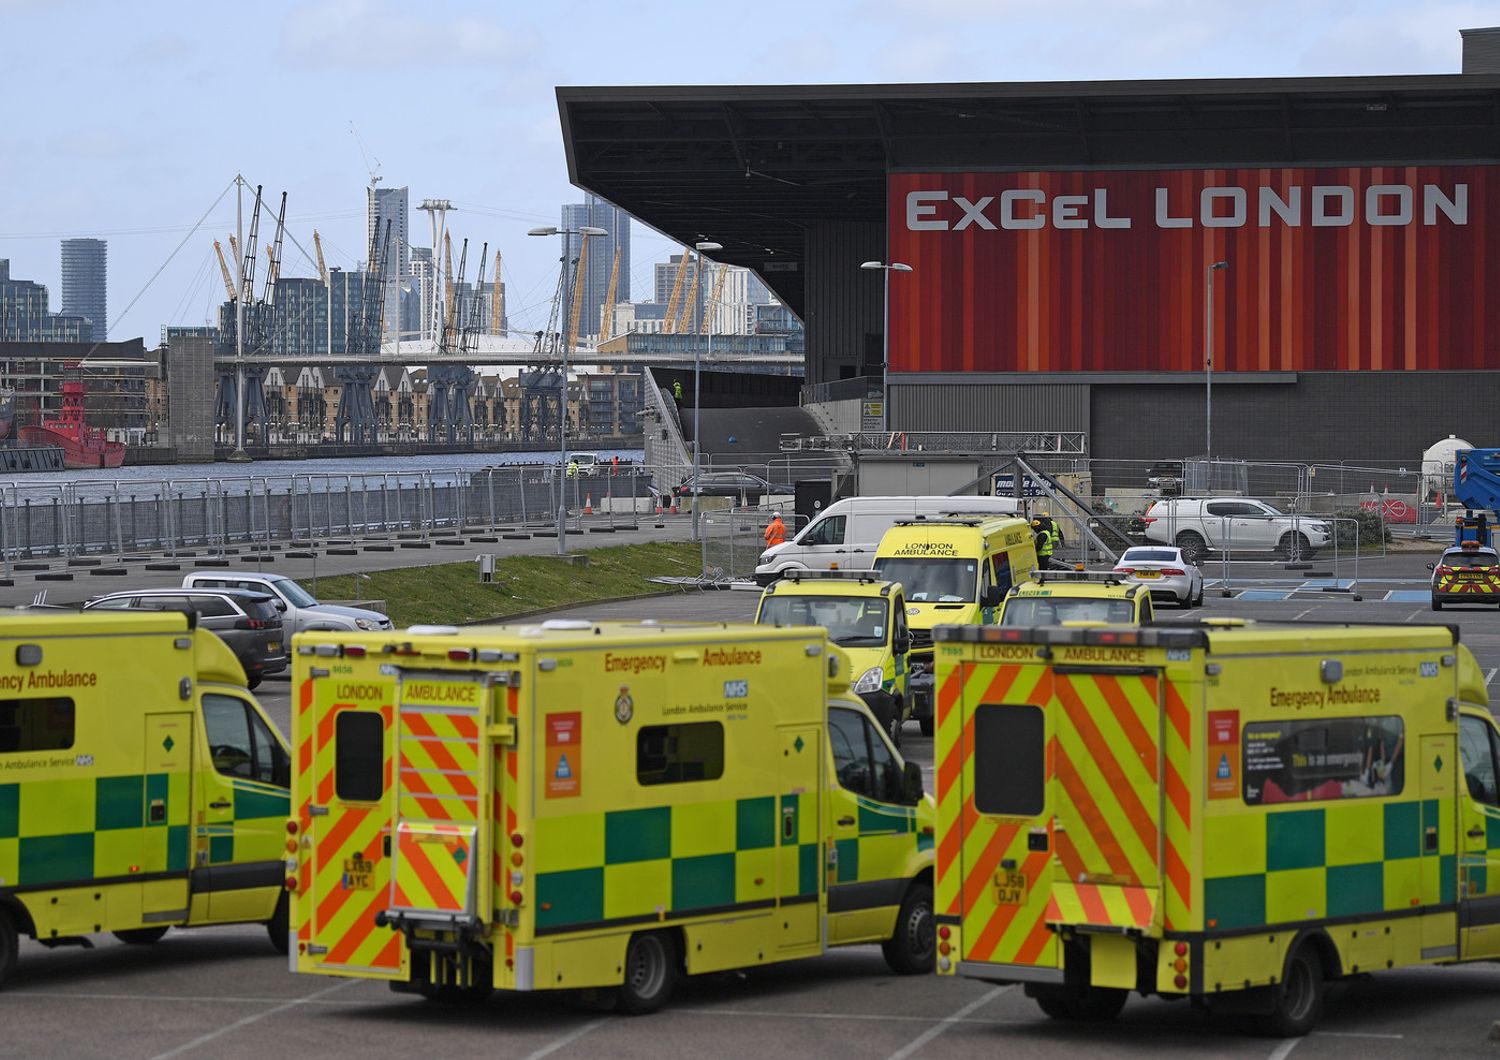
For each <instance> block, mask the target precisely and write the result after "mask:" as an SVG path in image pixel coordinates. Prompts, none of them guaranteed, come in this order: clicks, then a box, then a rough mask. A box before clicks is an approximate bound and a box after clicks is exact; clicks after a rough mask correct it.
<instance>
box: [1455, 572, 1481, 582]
mask: <svg viewBox="0 0 1500 1060" xmlns="http://www.w3.org/2000/svg"><path fill="white" fill-rule="evenodd" d="M1458 580H1459V581H1461V582H1482V581H1484V575H1483V574H1460V575H1459V576H1458Z"/></svg>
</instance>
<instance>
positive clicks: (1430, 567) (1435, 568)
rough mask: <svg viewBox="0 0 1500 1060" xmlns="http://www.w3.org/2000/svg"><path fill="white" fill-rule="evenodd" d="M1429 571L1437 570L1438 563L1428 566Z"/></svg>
mask: <svg viewBox="0 0 1500 1060" xmlns="http://www.w3.org/2000/svg"><path fill="white" fill-rule="evenodd" d="M1427 569H1428V570H1437V564H1436V563H1429V564H1427Z"/></svg>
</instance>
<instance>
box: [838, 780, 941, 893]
mask: <svg viewBox="0 0 1500 1060" xmlns="http://www.w3.org/2000/svg"><path fill="white" fill-rule="evenodd" d="M844 797H845V798H851V799H853V800H854V802H855V803H856V804H857V811H856V812H857V813H858V817H857V820H858V827H859V837H858V838H857V839H836V840H834V844H833V845H834V851H835V855H836V856H835V858H834V864H832V865H830V866H829V869H828V883H829V885H830V886H833V885H836V884H840V883H861V882H864V881H866V880H875V879H888V878H890V877H891V875H892V873H891V871H890V870H891V869H892V868H896V869H898V870H899V869H900V867H901V866H904V865H905V863H906V858H907V855H908V854H909V853H910V851H911V849H912V846H913V843H915V845H916V849H917V850H918V851H922V850H928V849H931V847H932V836H930V835H925V834H923V833H922V832H920V831H919V830H918V829H917V811H916V808H915V807H913V806H893V805H888V804H886V803H881V802H875V801H874V800H872V799H867V798H865V797H864V796H862V795H851V794H849V793H844ZM837 816H842V811H839V813H838V814H837ZM861 872H863V875H861Z"/></svg>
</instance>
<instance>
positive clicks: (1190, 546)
mask: <svg viewBox="0 0 1500 1060" xmlns="http://www.w3.org/2000/svg"><path fill="white" fill-rule="evenodd" d="M1173 543H1174V544H1175V545H1176V546H1177V547H1178V548H1179V549H1181V550H1182V558H1183V559H1184V560H1186V561H1187V562H1189V563H1191V564H1192V565H1193V566H1195V567H1196V566H1197V565H1198V563H1199V562H1200V561H1201V560H1202V559H1203V557H1204V555H1205V554H1206V553H1207V552H1208V546H1207V544H1205V542H1204V540H1203V538H1202V537H1201V536H1200V535H1198V534H1196V533H1194V532H1193V531H1191V530H1184V531H1183V532H1182V533H1180V534H1178V535H1177V540H1176V541H1175V542H1173Z"/></svg>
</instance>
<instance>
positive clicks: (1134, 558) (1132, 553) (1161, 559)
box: [1120, 548, 1178, 565]
mask: <svg viewBox="0 0 1500 1060" xmlns="http://www.w3.org/2000/svg"><path fill="white" fill-rule="evenodd" d="M1176 562H1178V559H1177V553H1176V552H1173V551H1172V550H1171V549H1165V548H1132V549H1130V550H1129V551H1128V552H1126V553H1125V555H1123V556H1121V557H1120V563H1121V564H1122V565H1123V564H1130V563H1176Z"/></svg>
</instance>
